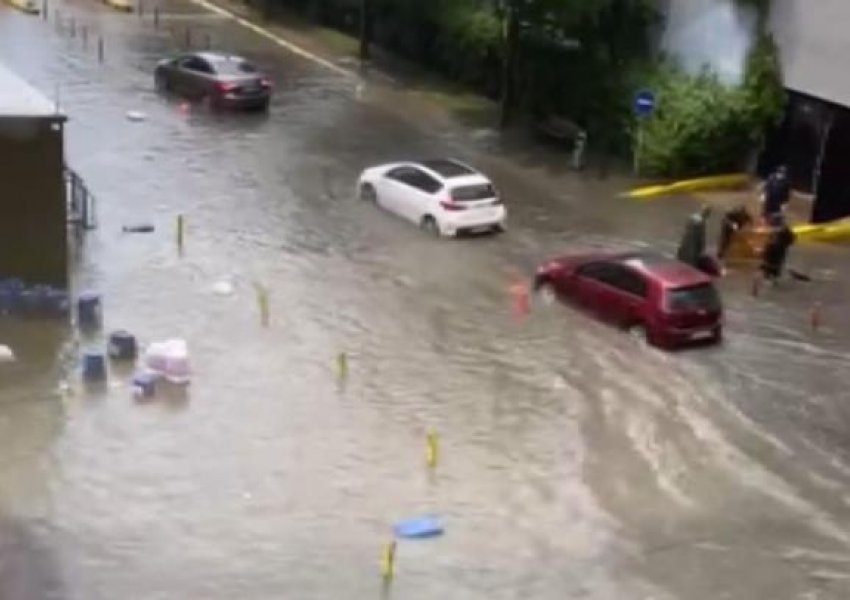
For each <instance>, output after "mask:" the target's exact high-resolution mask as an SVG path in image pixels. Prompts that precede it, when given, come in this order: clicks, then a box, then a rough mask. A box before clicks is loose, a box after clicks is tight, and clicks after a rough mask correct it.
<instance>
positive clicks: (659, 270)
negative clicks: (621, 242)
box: [609, 252, 712, 288]
mask: <svg viewBox="0 0 850 600" xmlns="http://www.w3.org/2000/svg"><path fill="white" fill-rule="evenodd" d="M609 260H613V261H614V262H618V263H620V264H622V265H625V266H627V267H630V268H632V269H634V270H635V271H638V272H639V273H641V274H643V275H644V276H646V277H648V278H651V279H654V280H655V281H657V282H659V283H660V284H661V285H662V286H664V287H667V288H680V287H690V286H695V285H703V284H706V283H711V282H712V279H711V277H709V276H708V275H706V274H705V273H703V272H702V271H700V270H698V269H695V268H694V267H692V266H690V265H687V264H685V263H683V262H681V261H678V260H676V259H674V258H670V257H668V256H664V255H663V254H658V253H655V252H625V253H621V254H615V255H613V256H611V257H609Z"/></svg>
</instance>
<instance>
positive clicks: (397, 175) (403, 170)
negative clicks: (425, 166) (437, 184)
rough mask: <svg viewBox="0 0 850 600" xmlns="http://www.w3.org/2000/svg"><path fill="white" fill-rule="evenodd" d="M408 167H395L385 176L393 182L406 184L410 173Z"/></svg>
mask: <svg viewBox="0 0 850 600" xmlns="http://www.w3.org/2000/svg"><path fill="white" fill-rule="evenodd" d="M412 170H413V169H411V168H410V167H396V168H395V169H392V170H391V171H389V172H388V173H387V175H386V177H387V179H393V180H395V181H400V182H402V183H408V181H407V180H408V178H409V177H410V171H412Z"/></svg>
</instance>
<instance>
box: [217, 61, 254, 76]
mask: <svg viewBox="0 0 850 600" xmlns="http://www.w3.org/2000/svg"><path fill="white" fill-rule="evenodd" d="M213 65H214V66H215V71H216V73H221V74H222V75H253V74H254V73H256V72H257V67H255V66H254V65H253V64H251V63H249V62H248V61H245V60H237V59H229V60H218V61H216V62H214V63H213Z"/></svg>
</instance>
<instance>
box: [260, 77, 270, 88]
mask: <svg viewBox="0 0 850 600" xmlns="http://www.w3.org/2000/svg"><path fill="white" fill-rule="evenodd" d="M260 85H261V86H263V87H264V88H270V87H272V80H271V79H269V78H268V77H264V78H263V79H261V80H260Z"/></svg>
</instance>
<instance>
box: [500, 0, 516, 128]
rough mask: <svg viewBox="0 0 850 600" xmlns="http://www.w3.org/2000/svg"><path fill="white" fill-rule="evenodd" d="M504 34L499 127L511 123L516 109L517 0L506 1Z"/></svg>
mask: <svg viewBox="0 0 850 600" xmlns="http://www.w3.org/2000/svg"><path fill="white" fill-rule="evenodd" d="M502 14H503V17H502V23H503V32H504V35H503V37H504V59H503V61H502V101H501V112H500V118H499V126H500V127H502V128H504V127H506V126H507V125H508V123H509V122H510V119H511V116H512V113H513V108H514V86H515V83H516V82H515V74H516V62H517V54H518V51H519V12H518V11H517V7H516V1H515V0H505V3H504V12H503V13H502Z"/></svg>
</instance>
